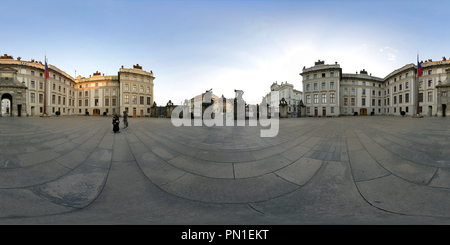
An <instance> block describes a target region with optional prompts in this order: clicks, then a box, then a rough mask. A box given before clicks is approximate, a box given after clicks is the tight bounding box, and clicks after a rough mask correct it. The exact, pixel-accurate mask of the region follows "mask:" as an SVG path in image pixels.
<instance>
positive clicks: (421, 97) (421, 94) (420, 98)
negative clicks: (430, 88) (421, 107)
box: [419, 93, 423, 102]
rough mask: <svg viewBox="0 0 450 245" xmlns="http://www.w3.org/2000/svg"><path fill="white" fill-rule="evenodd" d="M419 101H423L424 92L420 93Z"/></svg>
mask: <svg viewBox="0 0 450 245" xmlns="http://www.w3.org/2000/svg"><path fill="white" fill-rule="evenodd" d="M419 102H423V93H419Z"/></svg>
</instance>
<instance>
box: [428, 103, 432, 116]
mask: <svg viewBox="0 0 450 245" xmlns="http://www.w3.org/2000/svg"><path fill="white" fill-rule="evenodd" d="M432 113H433V107H432V106H431V105H430V106H428V112H427V116H429V117H431V116H432Z"/></svg>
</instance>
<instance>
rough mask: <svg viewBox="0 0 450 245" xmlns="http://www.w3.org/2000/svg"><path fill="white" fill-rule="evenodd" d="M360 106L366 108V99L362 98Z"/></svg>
mask: <svg viewBox="0 0 450 245" xmlns="http://www.w3.org/2000/svg"><path fill="white" fill-rule="evenodd" d="M361 104H362V106H366V99H365V98H362V100H361Z"/></svg>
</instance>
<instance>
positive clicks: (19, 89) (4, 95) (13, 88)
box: [0, 67, 27, 117]
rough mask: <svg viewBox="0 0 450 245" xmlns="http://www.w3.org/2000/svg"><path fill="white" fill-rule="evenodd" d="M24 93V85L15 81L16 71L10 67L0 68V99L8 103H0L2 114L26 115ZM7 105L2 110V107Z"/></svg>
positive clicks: (25, 89) (0, 114)
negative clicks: (0, 104)
mask: <svg viewBox="0 0 450 245" xmlns="http://www.w3.org/2000/svg"><path fill="white" fill-rule="evenodd" d="M26 91H27V87H26V86H25V84H23V83H21V82H19V81H18V80H17V70H16V69H13V68H10V67H0V98H1V101H9V103H2V113H0V116H2V114H3V112H5V114H6V115H9V116H19V117H20V116H22V115H26V114H27V112H26V108H27V107H26ZM6 105H8V107H7V108H5V109H3V106H6Z"/></svg>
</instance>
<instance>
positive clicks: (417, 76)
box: [416, 50, 420, 116]
mask: <svg viewBox="0 0 450 245" xmlns="http://www.w3.org/2000/svg"><path fill="white" fill-rule="evenodd" d="M416 96H417V97H416V101H417V105H416V116H420V115H419V50H417V75H416Z"/></svg>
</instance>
